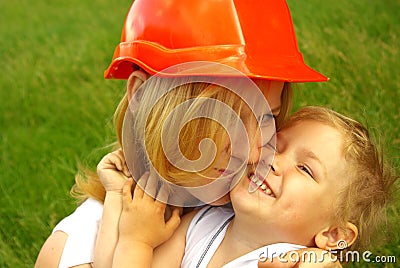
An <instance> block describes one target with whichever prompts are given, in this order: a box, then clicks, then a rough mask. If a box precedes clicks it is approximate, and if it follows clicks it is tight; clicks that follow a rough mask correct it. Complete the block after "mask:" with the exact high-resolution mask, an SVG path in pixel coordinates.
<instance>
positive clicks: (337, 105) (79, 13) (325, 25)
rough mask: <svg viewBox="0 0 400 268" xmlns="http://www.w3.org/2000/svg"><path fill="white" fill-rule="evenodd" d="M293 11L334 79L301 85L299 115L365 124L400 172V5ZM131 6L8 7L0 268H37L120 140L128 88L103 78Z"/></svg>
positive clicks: (392, 1)
mask: <svg viewBox="0 0 400 268" xmlns="http://www.w3.org/2000/svg"><path fill="white" fill-rule="evenodd" d="M288 2H289V6H290V7H291V10H292V15H293V20H294V23H295V26H296V31H297V39H298V43H299V46H300V50H301V51H302V52H303V55H304V58H305V60H306V62H307V63H308V64H309V65H310V66H312V67H314V68H315V69H317V70H319V71H321V72H322V73H324V74H326V75H327V76H329V77H330V78H331V80H330V82H328V83H309V84H302V85H300V86H299V90H296V96H295V108H297V107H299V106H302V105H306V104H319V105H327V106H329V107H331V108H333V109H335V110H337V111H339V112H342V113H345V114H348V115H351V116H352V117H354V118H356V119H358V120H360V121H362V122H364V123H366V124H368V125H369V126H370V128H371V129H372V131H373V133H375V134H376V136H378V137H380V136H381V137H382V140H384V141H385V144H386V151H387V153H388V155H389V157H390V159H391V160H392V161H393V162H394V165H395V166H396V167H397V171H399V164H400V160H399V155H400V154H399V152H400V150H399V148H400V136H399V134H398V133H399V121H400V108H399V106H400V105H399V104H400V79H399V78H398V72H399V71H398V69H399V68H398V67H399V64H398V62H399V60H398V59H399V58H400V55H399V50H400V42H399V38H400V37H399V34H400V16H399V15H398V10H399V8H400V2H399V1H397V0H382V1H375V0H354V1H345V0H328V1H317V0H309V1H296V0H290V1H288ZM130 4H131V1H105V0H98V1H78V0H68V1H67V0H56V1H50V0H47V1H43V0H42V1H26V0H16V1H1V2H0V57H1V63H2V64H1V76H0V77H1V79H0V102H1V105H0V129H1V132H0V170H1V180H0V182H1V183H0V196H1V197H0V267H32V266H33V263H34V261H35V258H36V256H37V253H38V251H39V249H40V247H41V245H42V244H43V242H44V240H45V239H46V238H47V236H48V235H49V234H50V232H51V230H52V228H53V227H54V225H55V224H56V223H57V222H58V221H59V220H60V219H62V218H63V217H64V216H66V215H67V214H68V213H70V212H71V211H73V209H74V207H75V203H74V200H72V198H70V197H69V195H68V192H69V189H70V187H71V186H72V184H73V183H74V174H75V172H76V170H77V165H78V163H79V162H83V163H87V164H89V165H91V166H93V167H94V166H95V165H96V163H97V161H98V160H99V159H100V158H101V156H102V155H103V154H105V152H106V151H107V148H104V146H105V145H107V144H109V143H110V142H112V141H113V140H114V134H113V129H112V123H111V119H112V113H113V111H114V109H115V107H116V105H117V103H118V100H119V99H120V97H121V95H122V94H123V93H124V81H115V80H112V81H106V80H104V79H103V76H102V75H103V71H104V69H105V68H106V67H107V66H108V64H109V62H110V59H111V57H112V53H113V50H114V48H115V45H116V44H117V43H118V40H119V36H120V33H121V28H122V24H123V20H124V17H125V14H126V12H127V11H128V8H129V6H130ZM398 197H399V194H397V196H396V202H397V203H396V205H395V206H394V208H393V209H392V210H391V213H390V223H391V224H392V225H394V228H393V230H392V231H391V236H392V238H393V239H392V240H390V241H388V242H386V243H385V244H384V245H383V246H380V247H379V248H377V249H375V248H374V249H373V253H374V254H376V255H395V256H396V257H397V259H399V258H400V246H399V245H400V243H399V242H400V241H399V239H400V238H399V237H400V233H399V230H398V229H396V228H397V226H398V222H399V221H400V215H399V212H398V208H399V207H400V204H399V201H397V200H399V199H398ZM372 247H373V245H371V248H372ZM399 261H400V260H398V262H399ZM355 266H357V265H355ZM358 266H359V267H367V266H368V265H367V264H366V263H363V264H358ZM370 266H371V267H376V265H372V264H370ZM382 267H384V266H382ZM387 267H395V266H390V265H387Z"/></svg>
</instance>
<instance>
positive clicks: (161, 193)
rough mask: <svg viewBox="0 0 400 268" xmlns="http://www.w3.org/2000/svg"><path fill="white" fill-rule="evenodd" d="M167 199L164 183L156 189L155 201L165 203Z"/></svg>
mask: <svg viewBox="0 0 400 268" xmlns="http://www.w3.org/2000/svg"><path fill="white" fill-rule="evenodd" d="M167 201H168V190H167V187H166V186H165V185H162V186H161V188H160V190H158V194H157V200H156V202H160V203H163V204H166V203H167Z"/></svg>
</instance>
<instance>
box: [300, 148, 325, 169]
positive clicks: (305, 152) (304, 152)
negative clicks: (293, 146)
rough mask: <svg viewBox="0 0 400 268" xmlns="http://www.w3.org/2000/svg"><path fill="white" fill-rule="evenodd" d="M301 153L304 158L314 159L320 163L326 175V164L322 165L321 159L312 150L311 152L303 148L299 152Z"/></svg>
mask: <svg viewBox="0 0 400 268" xmlns="http://www.w3.org/2000/svg"><path fill="white" fill-rule="evenodd" d="M299 153H300V154H301V155H302V156H303V157H306V158H309V159H313V160H315V161H316V162H318V164H319V165H320V166H321V167H322V171H323V174H326V167H325V165H324V163H322V161H321V159H319V157H318V156H317V155H316V154H315V153H314V152H313V151H311V150H309V149H307V148H301V149H300V150H299Z"/></svg>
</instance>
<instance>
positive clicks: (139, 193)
mask: <svg viewBox="0 0 400 268" xmlns="http://www.w3.org/2000/svg"><path fill="white" fill-rule="evenodd" d="M148 178H149V173H148V172H145V173H144V174H143V176H142V177H140V179H139V181H138V182H137V184H136V187H135V190H134V192H133V198H134V199H136V198H138V199H142V198H143V195H144V190H143V189H146V184H147V180H148Z"/></svg>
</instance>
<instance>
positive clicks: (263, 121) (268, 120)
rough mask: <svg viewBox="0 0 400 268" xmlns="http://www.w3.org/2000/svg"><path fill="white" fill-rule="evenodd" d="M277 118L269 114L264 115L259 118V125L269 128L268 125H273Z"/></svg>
mask: <svg viewBox="0 0 400 268" xmlns="http://www.w3.org/2000/svg"><path fill="white" fill-rule="evenodd" d="M274 120H275V117H274V115H273V114H270V113H267V114H263V115H261V116H259V117H258V118H257V121H258V125H259V126H267V125H271V124H272V122H274Z"/></svg>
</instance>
